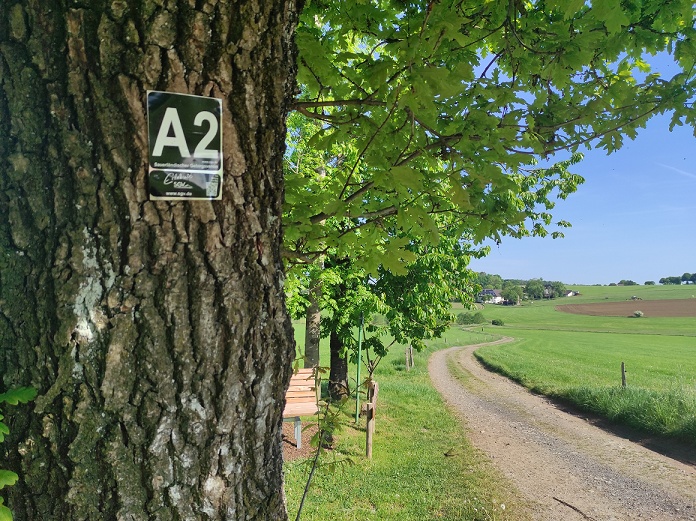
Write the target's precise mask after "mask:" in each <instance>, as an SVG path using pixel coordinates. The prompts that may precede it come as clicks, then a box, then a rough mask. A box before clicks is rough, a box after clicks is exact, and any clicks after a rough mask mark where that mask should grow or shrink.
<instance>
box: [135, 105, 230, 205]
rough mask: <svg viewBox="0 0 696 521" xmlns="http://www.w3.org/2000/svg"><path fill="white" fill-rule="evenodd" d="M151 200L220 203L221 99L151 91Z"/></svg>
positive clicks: (149, 121)
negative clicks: (213, 200) (210, 201)
mask: <svg viewBox="0 0 696 521" xmlns="http://www.w3.org/2000/svg"><path fill="white" fill-rule="evenodd" d="M147 108H148V137H149V149H150V157H149V172H148V176H149V179H148V185H149V190H150V198H151V199H173V200H181V199H220V198H221V193H222V190H221V185H222V125H221V117H222V100H220V99H217V98H207V97H204V96H192V95H189V94H176V93H172V92H158V91H149V92H148V93H147Z"/></svg>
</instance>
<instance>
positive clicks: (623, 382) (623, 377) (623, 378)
mask: <svg viewBox="0 0 696 521" xmlns="http://www.w3.org/2000/svg"><path fill="white" fill-rule="evenodd" d="M621 387H626V364H625V363H623V362H621Z"/></svg>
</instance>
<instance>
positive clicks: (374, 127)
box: [285, 0, 696, 273]
mask: <svg viewBox="0 0 696 521" xmlns="http://www.w3.org/2000/svg"><path fill="white" fill-rule="evenodd" d="M693 21H694V6H693V4H692V3H691V2H688V1H685V0H627V1H623V2H621V1H619V0H594V1H585V0H579V1H578V0H544V1H534V0H533V1H520V0H505V1H502V0H492V1H478V0H477V1H473V0H470V1H448V0H442V1H439V2H435V1H433V0H429V1H425V0H423V1H408V0H406V1H404V0H375V1H369V2H368V1H366V0H356V1H351V2H335V1H328V0H310V1H309V2H308V4H307V5H306V6H305V8H304V11H303V13H302V19H301V23H300V26H299V27H298V30H297V44H298V48H299V53H300V54H299V68H298V81H299V84H300V93H299V96H298V99H297V100H296V102H295V103H294V109H295V111H296V114H295V115H294V116H293V118H292V119H291V121H290V127H291V133H290V137H289V149H288V165H289V167H288V173H287V176H286V178H287V189H286V190H287V192H286V193H287V205H286V218H285V223H286V242H285V247H286V255H287V256H288V258H290V259H294V260H296V261H297V260H300V261H305V262H307V261H309V262H311V261H312V260H314V259H316V258H319V257H321V256H322V255H324V254H326V253H328V252H332V253H333V254H337V255H338V256H347V257H350V258H351V259H352V260H353V261H354V262H357V263H360V264H361V265H363V266H365V267H366V268H367V269H368V270H369V271H370V272H372V273H374V272H376V270H377V269H378V267H379V266H383V267H386V268H388V269H394V270H397V271H398V270H399V269H403V268H400V266H402V265H403V264H406V263H408V262H411V261H413V255H412V252H411V253H409V252H410V250H409V249H408V248H407V244H408V241H407V239H406V237H408V236H411V237H413V236H415V237H419V238H420V239H421V240H423V241H425V242H426V243H430V244H436V243H437V241H438V240H439V238H440V235H441V233H442V229H441V228H440V227H439V224H438V221H437V220H436V219H435V216H436V215H440V214H448V215H450V216H452V219H451V221H450V223H451V224H450V225H449V226H451V227H454V231H455V232H456V233H459V234H460V235H461V236H462V237H463V238H464V240H470V241H473V242H478V241H481V240H482V239H484V238H486V237H492V238H494V239H499V238H500V237H502V236H504V235H512V236H515V237H522V236H525V235H529V234H536V235H546V234H547V233H548V227H549V226H550V225H551V224H552V217H551V215H550V213H549V211H550V210H551V209H552V208H553V205H554V198H555V197H561V198H564V197H566V196H567V195H568V194H570V193H572V192H573V191H574V190H575V188H576V187H577V184H578V183H580V182H581V181H582V180H581V178H580V177H579V176H576V175H573V174H571V173H570V172H569V171H568V168H569V167H570V166H571V165H572V164H573V163H574V162H576V161H578V160H579V159H580V157H581V156H580V155H579V154H577V152H578V151H579V150H580V149H581V147H583V146H585V147H590V146H598V147H602V148H604V149H606V150H607V151H609V152H611V151H613V150H615V149H617V148H618V147H620V146H621V144H622V141H623V139H624V138H625V137H626V136H628V137H633V136H635V134H636V130H637V129H638V128H640V127H642V126H644V125H645V122H646V121H647V119H648V118H650V117H651V116H653V115H655V114H659V113H664V112H668V111H670V112H672V113H673V120H672V121H673V124H683V123H686V124H690V125H694V123H695V121H696V120H695V119H694V109H693V97H694V87H695V83H694V56H695V55H696V43H695V42H696V40H695V39H694V27H693V26H694V23H693ZM656 53H669V54H671V55H672V56H673V57H674V59H675V61H676V63H677V64H678V65H679V66H680V72H679V73H677V74H675V75H674V76H673V77H671V78H665V77H662V76H661V75H660V74H659V72H653V71H651V68H650V65H649V57H650V55H655V54H656ZM559 151H570V152H571V154H572V155H571V156H570V159H569V160H566V161H560V162H558V163H557V164H556V165H555V166H552V167H551V168H545V169H544V168H538V167H537V166H536V165H537V164H538V161H539V160H540V159H547V158H552V157H553V155H554V154H555V153H557V152H559ZM556 224H558V225H560V227H563V226H566V225H567V223H564V222H559V223H556ZM553 233H554V234H555V235H558V234H559V232H558V231H554V232H553Z"/></svg>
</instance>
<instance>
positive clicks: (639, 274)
mask: <svg viewBox="0 0 696 521" xmlns="http://www.w3.org/2000/svg"><path fill="white" fill-rule="evenodd" d="M584 154H585V159H584V161H583V162H582V163H580V164H578V165H575V166H574V167H573V168H572V169H571V171H572V172H574V173H577V174H580V175H582V176H583V177H584V178H585V183H584V184H582V185H581V186H580V187H579V189H578V191H577V192H576V193H574V194H572V195H571V196H569V197H568V199H566V200H565V201H562V200H559V201H558V203H557V204H556V208H555V209H554V211H553V216H554V221H557V220H561V219H562V220H566V221H570V222H571V223H572V225H573V227H572V228H569V229H567V230H565V232H564V233H565V238H563V239H551V238H543V239H540V238H526V239H520V240H518V239H511V238H504V239H503V242H502V244H501V245H500V246H495V245H493V246H492V248H491V253H490V254H489V255H488V257H486V258H484V259H480V260H473V261H472V262H471V266H470V267H471V268H472V269H474V270H475V271H485V272H486V273H494V274H498V275H500V276H501V277H503V278H504V279H508V278H518V279H530V278H543V279H545V280H560V281H561V282H564V283H566V284H609V283H611V282H619V281H620V280H622V279H630V280H633V281H635V282H638V283H639V284H643V283H644V282H645V281H647V280H654V281H655V282H657V281H659V279H660V278H662V277H668V276H673V275H679V276H681V275H682V273H684V272H689V273H693V272H696V138H695V137H694V135H693V129H691V128H688V127H675V129H674V131H672V132H670V131H669V116H659V117H655V118H653V119H651V120H650V121H649V122H648V124H647V128H645V129H640V131H639V134H638V137H637V138H636V139H635V140H634V141H630V140H626V141H625V142H624V146H623V148H621V150H619V151H618V152H615V153H613V154H611V155H607V154H606V152H605V151H604V150H585V151H584Z"/></svg>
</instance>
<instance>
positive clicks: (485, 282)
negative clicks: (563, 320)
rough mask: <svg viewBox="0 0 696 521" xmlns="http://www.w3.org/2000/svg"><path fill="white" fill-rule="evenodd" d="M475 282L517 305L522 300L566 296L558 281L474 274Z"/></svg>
mask: <svg viewBox="0 0 696 521" xmlns="http://www.w3.org/2000/svg"><path fill="white" fill-rule="evenodd" d="M476 282H477V283H478V284H479V285H480V286H481V288H482V289H497V290H500V291H501V296H502V297H503V298H504V299H505V300H506V301H507V302H510V303H513V304H519V303H520V302H521V301H522V300H523V299H525V298H526V299H530V300H541V299H543V298H549V299H552V298H557V297H562V296H564V295H565V294H566V287H565V285H564V284H563V283H562V282H559V281H553V282H551V281H545V280H543V279H531V280H520V279H505V280H503V278H502V277H501V276H500V275H492V274H489V273H485V272H479V273H477V274H476Z"/></svg>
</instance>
